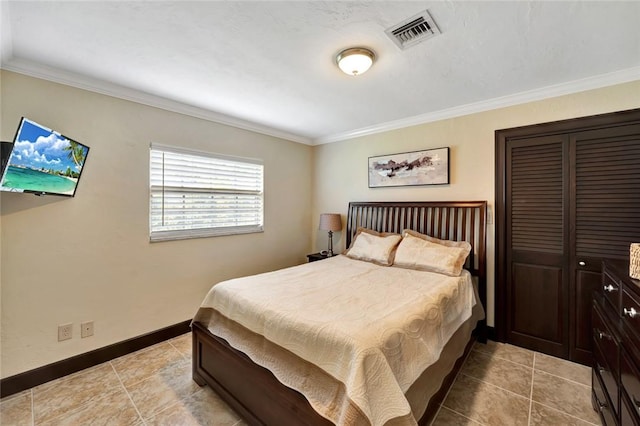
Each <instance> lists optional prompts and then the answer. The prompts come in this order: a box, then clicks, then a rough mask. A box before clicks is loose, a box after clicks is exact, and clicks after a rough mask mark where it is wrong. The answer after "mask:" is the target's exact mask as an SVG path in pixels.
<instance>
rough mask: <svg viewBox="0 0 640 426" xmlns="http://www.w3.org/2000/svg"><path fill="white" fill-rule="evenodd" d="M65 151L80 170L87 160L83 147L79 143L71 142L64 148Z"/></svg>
mask: <svg viewBox="0 0 640 426" xmlns="http://www.w3.org/2000/svg"><path fill="white" fill-rule="evenodd" d="M64 151H67V158H68V159H70V160H73V162H74V163H76V166H78V170H79V169H80V168H81V167H82V164H83V163H84V159H85V155H86V154H85V151H84V148H83V147H82V145H80V144H79V143H78V142H74V141H71V140H70V141H69V145H67V146H66V147H65V148H64Z"/></svg>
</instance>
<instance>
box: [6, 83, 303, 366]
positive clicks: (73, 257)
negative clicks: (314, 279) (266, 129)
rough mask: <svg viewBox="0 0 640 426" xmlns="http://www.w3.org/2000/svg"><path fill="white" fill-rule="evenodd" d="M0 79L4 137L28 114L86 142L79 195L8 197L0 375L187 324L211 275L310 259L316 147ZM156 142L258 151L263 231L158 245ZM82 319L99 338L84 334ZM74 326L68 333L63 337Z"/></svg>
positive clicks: (57, 87) (97, 96) (253, 154)
mask: <svg viewBox="0 0 640 426" xmlns="http://www.w3.org/2000/svg"><path fill="white" fill-rule="evenodd" d="M0 78H1V80H0V81H1V86H0V88H1V95H2V96H1V108H2V109H1V113H2V114H1V120H0V126H1V128H0V138H1V139H2V140H12V138H13V136H14V132H15V130H16V127H17V125H18V122H19V120H20V117H21V116H26V117H29V118H30V119H32V120H34V121H36V122H38V123H40V124H43V125H45V126H48V127H51V128H53V129H55V130H58V131H60V132H62V133H63V134H66V135H68V136H69V137H71V138H74V139H76V140H78V141H79V142H82V143H84V144H86V145H89V146H90V147H91V150H90V152H89V156H88V158H87V162H86V166H85V169H84V174H83V176H82V179H81V180H80V183H79V186H78V190H77V193H76V196H75V198H62V197H54V196H46V197H36V196H33V195H27V194H13V193H2V195H1V196H0V202H1V206H2V216H1V222H0V223H1V225H2V227H1V238H2V241H1V245H0V250H1V266H2V268H1V275H0V278H1V301H2V313H1V335H0V344H1V345H2V346H1V352H2V358H1V361H2V364H1V367H0V369H1V370H0V374H1V377H3V378H4V377H8V376H11V375H14V374H16V373H20V372H23V371H27V370H30V369H33V368H36V367H40V366H42V365H46V364H49V363H52V362H55V361H58V360H60V359H65V358H68V357H71V356H73V355H77V354H80V353H84V352H87V351H90V350H93V349H96V348H99V347H103V346H106V345H109V344H112V343H115V342H119V341H122V340H125V339H128V338H131V337H135V336H138V335H141V334H144V333H147V332H150V331H154V330H157V329H160V328H163V327H166V326H169V325H173V324H176V323H178V322H181V321H184V320H187V319H189V318H191V317H192V316H193V314H194V313H195V311H196V309H197V307H198V305H199V303H200V302H201V301H202V299H203V298H204V296H205V294H206V292H207V291H208V289H209V288H210V286H211V285H212V284H213V283H215V282H218V281H221V280H223V279H226V278H230V277H237V276H242V275H248V274H252V273H257V272H262V271H267V270H273V269H277V268H281V267H285V266H290V265H294V264H298V263H302V262H304V261H305V260H306V258H305V255H306V254H307V253H308V252H309V248H310V247H311V236H310V233H309V229H310V227H311V207H310V205H311V195H310V188H311V174H310V172H309V170H310V169H311V167H312V148H311V147H309V146H305V145H301V144H298V143H293V142H289V141H285V140H282V139H277V138H274V137H269V136H264V135H259V134H256V133H252V132H249V131H244V130H240V129H237V128H233V127H229V126H224V125H219V124H216V123H212V122H208V121H204V120H200V119H196V118H192V117H188V116H184V115H181V114H176V113H171V112H167V111H164V110H161V109H156V108H152V107H148V106H143V105H140V104H136V103H133V102H128V101H124V100H121V99H116V98H112V97H109V96H104V95H100V94H96V93H91V92H87V91H83V90H80V89H75V88H72V87H68V86H64V85H59V84H55V83H51V82H47V81H44V80H39V79H35V78H31V77H27V76H24V75H20V74H16V73H11V72H7V71H2V72H1V74H0ZM151 142H156V143H161V144H165V145H173V146H183V147H188V148H192V149H197V150H202V151H209V152H217V153H223V154H228V155H236V156H247V157H253V158H262V159H263V160H264V165H265V231H264V233H260V234H248V235H238V236H225V237H214V238H204V239H197V240H184V241H173V242H161V243H153V244H151V243H149V235H148V227H149V225H148V167H149V159H148V156H149V143H151ZM292 176H295V179H291V177H292ZM87 320H93V321H94V322H95V335H94V336H93V337H90V338H86V339H80V331H79V324H80V322H83V321H87ZM68 322H72V323H73V324H74V329H73V333H74V336H73V339H72V340H68V341H64V342H57V326H58V324H63V323H68Z"/></svg>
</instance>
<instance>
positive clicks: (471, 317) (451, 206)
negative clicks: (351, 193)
mask: <svg viewBox="0 0 640 426" xmlns="http://www.w3.org/2000/svg"><path fill="white" fill-rule="evenodd" d="M346 224H347V227H346V246H347V247H349V246H350V245H351V242H352V239H353V238H354V236H355V235H357V234H356V233H357V232H358V229H360V228H367V229H369V230H372V231H377V232H381V233H396V234H400V233H401V232H402V231H404V230H407V229H409V230H413V231H416V232H417V233H420V234H425V235H429V236H432V237H436V238H440V239H442V240H453V241H466V242H468V243H469V244H470V253H469V256H468V257H467V261H466V263H465V265H464V269H465V270H466V271H468V272H466V271H465V272H464V273H463V274H461V275H460V277H463V276H464V277H465V278H464V279H466V280H469V281H473V282H474V283H475V285H472V286H466V287H465V286H464V285H462V284H461V283H462V281H463V278H451V277H444V276H440V274H433V276H432V277H431V278H430V280H433V282H434V283H435V284H433V286H438V285H440V286H442V288H443V289H449V290H447V291H449V292H450V295H448V296H447V297H446V298H445V299H446V300H447V303H448V301H449V299H453V297H451V295H455V297H457V298H460V299H465V298H466V299H469V298H471V299H473V300H474V301H475V300H477V302H478V303H475V304H474V305H472V308H465V309H467V310H469V312H470V313H469V314H468V316H460V318H457V317H456V319H455V321H457V322H454V320H451V321H449V322H448V326H447V327H442V328H443V330H444V329H445V328H446V329H447V331H446V332H445V331H437V332H435V333H431V334H436V335H437V336H438V339H439V340H440V343H439V344H440V346H433V347H437V350H436V349H433V350H430V349H429V348H431V346H430V344H429V345H426V346H425V344H424V343H423V344H422V346H419V345H418V346H415V347H413V346H410V345H411V343H410V342H411V340H410V339H406V340H408V341H409V343H406V344H405V340H403V339H400V341H401V342H402V343H401V344H397V345H396V344H395V343H394V344H393V345H391V346H390V345H389V342H390V341H395V340H398V339H397V338H396V337H394V336H392V337H391V338H387V340H385V341H384V345H386V346H389V348H386V346H385V351H383V352H384V353H383V356H380V355H379V354H378V352H376V351H374V352H375V354H374V355H371V353H369V352H367V351H362V350H360V349H359V348H358V347H357V346H353V347H352V346H351V345H352V340H353V339H351V337H349V338H345V340H344V341H343V340H341V339H342V335H343V334H344V333H342V330H341V329H337V330H338V331H337V332H336V331H335V330H334V328H335V327H333V324H330V325H324V326H323V327H324V328H325V329H331V330H333V334H325V335H323V334H320V333H316V332H312V335H313V338H312V339H311V340H305V339H308V335H306V334H305V335H304V336H305V337H297V336H296V333H297V331H296V330H297V329H298V328H299V329H300V333H301V336H302V330H304V329H305V327H306V325H305V323H297V322H294V323H293V325H291V324H289V322H291V321H289V320H287V321H288V322H287V321H284V320H283V318H285V319H286V318H287V315H288V312H289V311H287V310H286V309H289V308H291V307H293V306H296V305H295V304H296V303H302V302H300V300H299V299H297V298H298V297H302V294H303V293H308V297H311V298H312V300H315V299H314V298H316V297H319V296H318V294H319V293H318V294H316V293H313V291H314V284H308V286H307V287H305V286H304V285H298V286H292V285H291V284H290V283H287V281H286V279H287V278H286V277H287V275H291V276H294V277H298V279H299V280H300V278H299V277H300V276H302V277H306V276H309V277H311V276H313V274H316V275H317V274H324V275H323V276H324V277H326V278H325V281H326V284H327V286H330V285H333V286H334V287H328V288H330V290H331V292H332V294H333V293H335V295H336V298H335V299H326V300H324V302H323V303H325V305H323V306H333V304H334V303H333V301H334V300H337V301H340V300H342V295H341V294H342V291H343V290H342V288H344V287H354V288H358V286H366V285H367V283H358V282H356V281H354V280H352V279H351V276H350V275H349V274H352V275H353V276H363V277H369V281H371V282H381V280H379V279H378V278H379V277H380V276H381V275H380V274H383V273H384V274H386V275H388V276H389V277H394V278H393V280H395V281H399V280H400V281H402V282H403V288H404V287H405V286H406V287H407V288H410V287H411V286H412V285H414V284H412V283H413V280H414V277H415V279H417V280H422V279H423V277H424V276H425V274H427V275H428V274H430V273H429V272H416V271H412V270H407V269H401V268H395V267H391V268H389V267H388V266H387V267H386V269H385V267H380V266H374V265H371V264H369V263H368V262H362V261H359V260H353V259H351V258H350V257H347V256H337V257H335V258H331V259H328V260H323V261H320V262H313V263H310V264H306V265H301V266H298V267H293V268H287V269H286V270H283V271H276V272H274V273H269V274H261V275H260V276H254V277H247V278H245V279H242V280H231V281H233V282H229V283H223V284H224V285H222V286H220V287H219V289H218V290H219V291H217V294H216V295H215V297H212V295H211V292H210V294H209V295H207V298H205V301H203V304H202V306H201V308H200V309H199V311H198V313H197V314H196V316H195V317H194V321H193V324H192V330H193V333H192V334H193V379H194V380H195V381H196V383H198V384H199V385H201V386H204V385H209V386H210V387H211V388H212V389H214V390H215V391H216V392H217V393H218V394H219V395H220V396H221V397H222V398H223V399H224V400H225V401H226V402H227V403H228V404H229V405H230V406H231V407H232V408H234V409H235V410H236V411H237V412H238V413H239V414H240V415H241V416H242V417H243V418H244V419H245V420H246V421H247V422H248V423H249V424H256V425H261V424H273V425H284V424H286V425H289V424H291V425H294V424H296V425H297V424H300V425H329V424H334V423H338V424H349V425H351V424H386V425H389V426H391V425H402V424H415V423H418V424H421V425H422V424H428V423H429V422H430V421H431V419H432V418H433V417H434V415H435V413H436V412H437V409H438V406H439V404H440V402H441V401H442V399H443V398H444V396H445V395H446V392H447V390H448V388H449V386H450V385H451V383H452V381H453V379H454V378H455V375H456V373H457V370H458V369H459V368H460V366H461V363H462V361H463V360H464V357H465V355H466V353H467V352H468V351H469V349H470V347H471V345H472V344H473V341H474V337H473V336H475V337H476V338H478V339H480V340H485V338H486V337H485V324H484V310H483V306H486V269H485V268H486V251H485V239H486V229H485V228H486V202H484V201H473V202H352V203H350V204H349V208H348V213H347V218H346ZM383 235H387V234H383ZM354 262H355V263H354ZM296 274H297V275H296ZM300 274H302V275H300ZM307 274H308V275H307ZM465 274H466V275H465ZM338 275H339V276H340V277H343V278H341V279H343V280H347V281H348V283H349V286H347V285H340V284H341V282H340V281H337V278H336V277H337V276H338ZM467 275H468V276H469V277H467ZM471 276H473V278H470V277H471ZM372 277H373V278H372ZM256 280H258V281H256ZM393 280H392V281H393ZM403 280H404V281H403ZM438 280H439V281H438ZM267 282H271V284H269V285H272V286H274V291H275V287H278V286H280V287H281V288H280V290H279V291H282V292H283V293H280V294H281V295H283V296H281V297H278V298H277V299H278V300H277V301H276V303H277V304H278V305H277V306H280V305H282V306H283V307H282V308H278V309H283V311H282V312H280V311H278V310H276V308H273V307H272V306H271V305H264V308H263V311H258V313H250V311H249V310H248V308H247V309H245V305H246V306H249V305H251V304H252V303H254V304H257V305H260V306H262V305H261V304H262V299H261V298H260V297H258V298H257V299H259V300H257V301H250V300H249V299H248V297H249V295H250V294H251V293H260V291H267V292H268V291H271V287H270V288H269V289H267V287H264V289H263V288H261V287H260V286H261V283H267ZM311 282H312V281H309V283H311ZM429 282H430V283H431V281H429ZM345 284H346V282H345ZM265 285H266V284H265ZM390 285H391V284H390ZM430 285H432V284H430ZM315 286H316V287H317V285H315ZM226 288H229V289H231V290H227V291H226V294H227V295H226V296H224V294H225V289H226ZM361 288H363V289H364V288H366V287H361ZM465 288H471V289H472V290H469V291H471V293H473V295H472V296H469V295H468V293H469V291H466V290H464V289H465ZM257 289H259V290H257ZM212 291H213V289H212ZM345 291H346V290H345ZM383 291H384V290H383ZM408 291H409V290H407V292H408ZM465 291H466V293H465ZM297 293H300V295H299V296H298V295H296V294H297ZM265 294H267V293H265ZM344 294H346V293H344ZM372 294H375V293H372ZM380 294H385V295H387V294H388V296H389V299H390V300H391V299H393V297H392V296H391V292H389V293H380ZM245 296H246V297H247V298H246V299H245ZM322 297H327V296H322ZM373 297H378V298H379V299H380V300H379V302H380V303H379V305H380V306H378V307H377V308H376V309H381V310H384V309H389V313H390V315H391V313H394V315H395V312H396V311H398V309H395V308H393V304H392V303H391V302H388V303H387V302H386V300H383V299H386V298H387V296H373ZM425 297H426V296H425ZM441 298H442V297H441ZM359 299H360V297H359V296H357V297H356V299H354V301H349V302H347V303H348V304H354V306H358V305H357V304H358V303H360V300H359ZM214 301H215V303H217V305H215V306H214V305H212V303H214ZM327 301H332V303H327ZM383 302H384V303H383ZM287 303H289V305H287ZM336 303H338V302H336ZM363 303H365V302H363ZM366 303H374V304H375V303H376V301H375V300H373V301H368V302H366ZM393 303H396V302H393ZM398 303H408V302H407V301H400V302H398ZM304 304H305V305H304V306H309V308H308V309H306V310H312V308H311V307H312V306H314V304H313V303H309V301H308V300H307V301H305V302H304ZM387 305H389V306H391V307H388V306H387ZM336 306H337V309H340V312H345V311H348V309H345V307H339V305H336ZM403 306H404V305H403ZM407 306H409V305H407ZM403 309H404V308H403ZM407 309H408V311H407V312H413V311H411V309H412V308H410V307H409V308H407ZM457 309H458V308H455V307H454V305H451V306H449V305H448V306H447V308H446V309H444V311H443V312H449V311H451V312H453V311H456V310H457ZM245 310H246V312H244V311H245ZM303 310H305V309H303ZM460 310H461V312H462V308H460ZM238 311H243V312H244V313H243V316H242V319H241V320H239V319H236V318H233V315H235V314H237V312H238ZM356 311H357V310H356ZM381 312H382V311H381ZM385 312H386V311H385ZM345 315H347V317H346V318H347V319H349V320H350V318H349V317H348V313H346V314H345ZM411 315H413V314H411ZM451 317H452V318H453V316H452V315H451ZM274 318H275V319H274ZM294 318H295V317H294ZM276 320H277V321H278V323H279V324H280V322H283V323H284V325H281V327H282V329H283V330H285V331H286V332H285V331H282V330H280V329H279V328H277V327H272V326H268V327H266V328H265V327H263V329H262V330H261V331H260V332H258V331H257V328H260V324H261V323H265V324H272V323H274V322H276ZM295 320H296V321H297V318H295ZM368 320H369V319H364V320H363V321H368ZM399 320H403V319H402V318H399ZM353 321H354V322H357V318H356V317H354V319H353ZM239 322H242V324H240V323H239ZM345 323H349V322H348V321H347V322H345V321H343V322H342V324H345ZM287 326H289V328H287ZM341 326H342V325H341ZM256 327H257V328H256ZM279 327H280V326H279ZM421 327H422V326H421ZM423 328H424V327H423ZM375 329H376V327H371V330H375ZM421 329H422V328H421ZM331 330H329V331H331ZM325 332H326V330H325V331H323V333H325ZM472 332H474V333H473V335H472ZM372 333H373V332H372ZM380 333H382V332H379V333H378V334H380ZM373 334H375V333H373ZM373 334H372V335H373ZM387 334H388V333H387ZM323 336H324V337H323ZM376 338H377V337H376ZM296 339H300V341H299V342H296ZM394 339H395V340H394ZM356 340H358V339H356ZM310 341H313V342H316V346H313V345H311V346H309V345H310V344H309V345H308V344H307V343H308V342H310ZM332 344H335V345H341V346H336V347H332V346H331V345H332ZM353 345H355V343H354V344H353ZM403 345H405V346H403ZM396 346H397V347H396ZM354 347H355V348H356V349H353V348H354ZM323 348H328V349H327V350H326V351H325V350H323ZM341 348H345V349H341ZM398 348H399V349H398ZM387 349H388V350H387ZM421 351H422V352H421ZM324 352H328V353H327V354H325V353H324ZM364 352H366V353H367V355H366V356H361V355H362V353H364ZM414 352H415V353H414ZM431 352H433V353H431ZM336 353H340V355H339V356H338V355H335V354H336ZM410 353H411V354H412V355H411V357H412V359H416V360H417V364H416V365H421V366H420V367H415V368H414V366H413V362H412V363H411V364H410V363H407V362H406V359H405V358H403V357H406V356H409V355H408V354H410ZM247 354H250V355H251V356H248V355H247ZM332 354H334V355H332ZM354 354H357V356H356V355H354ZM330 356H336V358H338V359H340V360H342V361H340V362H336V361H335V360H333V359H327V357H330ZM344 360H346V362H344ZM341 364H349V367H348V368H347V367H345V366H343V365H341ZM354 366H355V367H354ZM386 369H389V370H390V372H387V371H386ZM405 369H406V370H408V372H407V371H405ZM367 371H376V374H375V375H373V374H370V373H368V372H367ZM393 380H396V382H397V386H396V382H394V381H393ZM396 387H397V389H395V388H396ZM381 390H383V392H382V393H380V394H378V393H379V392H380V391H381ZM303 394H304V395H303ZM367 398H371V400H368V399H367ZM376 398H377V399H376ZM394 398H395V399H394ZM387 400H388V406H386V405H384V404H382V402H385V401H387ZM319 412H322V413H323V415H321V414H319ZM328 418H331V419H332V420H333V421H330V420H328ZM416 419H417V420H416Z"/></svg>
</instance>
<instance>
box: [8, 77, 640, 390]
mask: <svg viewBox="0 0 640 426" xmlns="http://www.w3.org/2000/svg"><path fill="white" fill-rule="evenodd" d="M0 93H1V102H0V126H1V127H0V138H1V139H2V140H11V139H12V138H13V135H14V132H15V128H16V126H17V124H18V121H19V119H20V117H21V116H23V115H24V116H26V117H29V118H31V119H32V120H34V121H36V122H39V123H41V124H44V125H47V126H49V127H52V128H54V129H56V130H59V131H61V132H63V133H65V134H67V135H68V136H69V137H72V138H74V139H77V140H78V141H80V142H83V143H85V144H87V145H89V146H90V147H91V151H90V153H89V157H88V159H87V164H86V168H85V171H84V174H83V177H82V180H81V181H80V184H79V187H78V191H77V194H76V197H75V198H72V199H69V198H59V197H53V196H48V197H35V196H32V195H24V194H9V193H1V194H0V206H1V209H2V215H1V216H0V236H1V244H0V280H1V281H0V286H1V292H0V301H1V317H0V320H1V323H0V325H1V334H0V345H1V347H0V349H1V350H0V352H1V353H2V356H1V364H0V377H3V378H4V377H8V376H11V375H14V374H16V373H20V372H23V371H27V370H30V369H33V368H36V367H40V366H42V365H46V364H49V363H52V362H55V361H57V360H60V359H64V358H68V357H71V356H73V355H77V354H80V353H84V352H87V351H90V350H93V349H96V348H99V347H103V346H106V345H109V344H112V343H115V342H119V341H122V340H125V339H128V338H131V337H134V336H138V335H140V334H144V333H147V332H150V331H154V330H157V329H159V328H162V327H165V326H168V325H172V324H175V323H178V322H180V321H184V320H186V319H189V318H190V317H191V316H192V315H193V314H194V312H195V310H196V309H197V306H198V304H199V303H200V302H201V300H202V298H203V297H204V295H205V293H206V292H207V290H208V289H209V287H210V286H211V284H213V283H215V282H218V281H221V280H223V279H226V278H230V277H236V276H242V275H248V274H252V273H256V272H261V271H266V270H273V269H277V268H281V267H285V266H289V265H293V264H297V263H302V262H304V261H305V255H306V254H307V253H309V252H310V247H314V249H313V250H320V249H325V248H326V243H327V237H326V232H323V231H318V230H317V227H318V218H319V214H320V213H323V212H338V213H342V214H343V215H344V214H345V213H346V209H347V204H348V202H349V201H352V200H356V201H375V200H469V199H474V200H476V199H481V200H488V201H489V203H490V205H491V208H492V209H493V205H494V199H495V196H494V167H495V166H494V132H495V130H497V129H503V128H510V127H515V126H522V125H528V124H533V123H541V122H548V121H555V120H562V119H566V118H573V117H579V116H586V115H593V114H599V113H605V112H611V111H618V110H624V109H631V108H638V107H640V82H633V83H628V84H623V85H618V86H613V87H609V88H605V89H599V90H593V91H588V92H583V93H579V94H574V95H568V96H562V97H558V98H554V99H549V100H546V101H540V102H532V103H529V104H524V105H519V106H515V107H509V108H503V109H499V110H494V111H489V112H484V113H478V114H473V115H469V116H465V117H460V118H455V119H449V120H442V121H439V122H435V123H429V124H424V125H420V126H414V127H408V128H404V129H400V130H395V131H390V132H386V133H381V134H377V135H372V136H366V137H361V138H357V139H352V140H348V141H344V142H337V143H332V144H327V145H320V146H316V147H313V148H312V147H308V146H305V145H301V144H296V143H293V142H289V141H285V140H281V139H278V138H274V137H269V136H264V135H259V134H255V133H252V132H248V131H243V130H240V129H236V128H233V127H229V126H224V125H220V124H215V123H212V122H208V121H204V120H200V119H196V118H192V117H188V116H184V115H180V114H176V113H171V112H167V111H164V110H160V109H156V108H152V107H148V106H143V105H140V104H136V103H133V102H128V101H123V100H120V99H116V98H111V97H108V96H104V95H100V94H95V93H90V92H87V91H83V90H80V89H75V88H71V87H67V86H63V85H59V84H55V83H50V82H47V81H43V80H39V79H34V78H30V77H27V76H23V75H20V74H15V73H11V72H7V71H1V72H0ZM150 142H157V143H161V144H166V145H175V146H184V147H188V148H191V149H198V150H203V151H209V152H217V153H223V154H228V155H237V156H248V157H259V158H262V159H263V160H264V163H265V193H266V196H265V201H266V205H265V232H264V233H261V234H250V235H240V236H228V237H215V238H205V239H198V240H187V241H175V242H163V243H154V244H150V243H149V242H148V217H147V215H148V204H147V203H148V201H147V200H148V188H147V185H148V147H149V143H150ZM442 146H450V147H451V184H450V185H447V186H434V187H428V186H425V187H412V188H384V189H369V188H368V187H367V158H368V157H369V156H374V155H384V154H391V153H397V152H405V151H412V150H421V149H425V148H436V147H442ZM292 176H295V179H292V178H291V177H292ZM310 229H311V232H309V230H310ZM493 239H494V228H493V225H490V226H489V232H488V240H489V253H488V254H489V287H490V288H489V292H488V293H489V299H490V300H489V306H488V311H489V318H488V319H489V324H490V325H492V324H493V320H494V312H493V281H494V280H493V276H494V243H493ZM334 244H335V246H336V251H338V250H340V249H342V248H344V247H343V245H344V238H343V235H342V233H341V232H339V233H336V234H335V235H334ZM172 262H173V265H171V263H172ZM86 320H93V321H94V322H95V336H93V337H91V338H87V339H80V338H79V323H80V322H82V321H86ZM67 322H72V323H73V324H74V330H73V331H74V338H73V339H72V340H69V341H65V342H60V343H59V342H57V325H58V324H62V323H67Z"/></svg>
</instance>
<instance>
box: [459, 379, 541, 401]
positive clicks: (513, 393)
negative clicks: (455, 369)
mask: <svg viewBox="0 0 640 426" xmlns="http://www.w3.org/2000/svg"><path fill="white" fill-rule="evenodd" d="M460 374H462V375H463V376H467V377H469V378H471V379H473V380H477V381H479V382H482V383H484V384H486V385H489V386H492V387H494V388H496V389H500V390H503V391H505V392H508V393H510V394H511V395H513V396H517V397H519V398H524V399H529V398H527V397H526V396H523V395H520V394H519V393H515V392H514V391H512V390H509V389H505V388H503V387H502V386H498V385H496V384H494V383H490V382H487V381H485V380H482V379H478V378H477V377H473V376H470V375H469V374H465V373H460Z"/></svg>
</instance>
